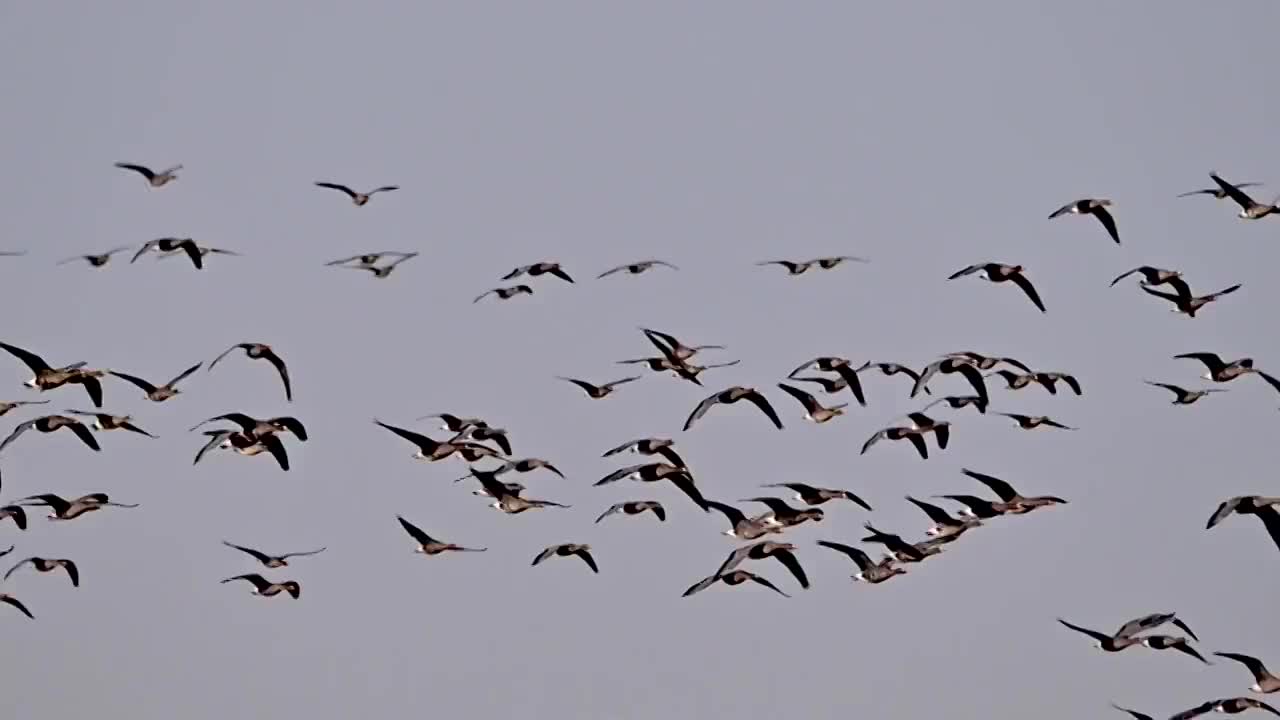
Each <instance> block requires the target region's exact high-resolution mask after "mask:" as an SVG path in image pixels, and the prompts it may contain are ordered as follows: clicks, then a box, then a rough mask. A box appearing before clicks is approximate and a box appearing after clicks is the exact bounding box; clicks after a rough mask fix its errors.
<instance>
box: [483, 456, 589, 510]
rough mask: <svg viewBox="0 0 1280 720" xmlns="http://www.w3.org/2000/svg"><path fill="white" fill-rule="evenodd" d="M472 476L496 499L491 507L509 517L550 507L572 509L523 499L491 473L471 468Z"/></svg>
mask: <svg viewBox="0 0 1280 720" xmlns="http://www.w3.org/2000/svg"><path fill="white" fill-rule="evenodd" d="M471 474H472V476H474V477H475V478H476V480H479V481H480V487H482V488H483V489H484V490H485V494H486V495H488V496H489V497H492V498H494V501H493V502H492V503H490V504H489V507H492V508H495V509H497V510H501V511H502V512H504V513H506V514H508V515H516V514H519V513H522V512H524V511H526V510H538V509H541V508H548V507H556V508H568V507H570V506H568V505H561V504H560V503H556V502H551V501H550V500H532V499H529V498H524V497H521V496H520V493H519V492H513V491H512V489H511V488H510V487H509V486H508V485H504V484H503V483H502V482H500V481H498V479H497V476H496V475H494V474H493V473H491V472H484V471H482V470H477V469H475V468H474V467H473V468H471Z"/></svg>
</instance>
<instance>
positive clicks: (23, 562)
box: [4, 553, 35, 580]
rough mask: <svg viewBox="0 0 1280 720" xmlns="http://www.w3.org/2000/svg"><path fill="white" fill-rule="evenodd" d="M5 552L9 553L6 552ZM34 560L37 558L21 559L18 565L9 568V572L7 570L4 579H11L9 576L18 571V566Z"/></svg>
mask: <svg viewBox="0 0 1280 720" xmlns="http://www.w3.org/2000/svg"><path fill="white" fill-rule="evenodd" d="M5 554H6V555H7V554H8V553H5ZM33 560H35V558H27V559H25V560H20V561H18V564H16V565H14V566H13V567H11V568H9V571H8V572H6V573H5V574H4V579H5V580H8V579H9V576H10V575H12V574H14V573H15V572H17V570H18V568H20V567H22V566H23V565H26V564H27V563H29V562H31V561H33Z"/></svg>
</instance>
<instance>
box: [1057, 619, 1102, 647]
mask: <svg viewBox="0 0 1280 720" xmlns="http://www.w3.org/2000/svg"><path fill="white" fill-rule="evenodd" d="M1058 622H1060V623H1062V624H1063V625H1065V626H1067V627H1069V628H1071V629H1072V630H1075V631H1076V632H1078V633H1083V634H1085V635H1088V636H1089V637H1091V638H1093V639H1094V640H1097V641H1098V642H1106V641H1107V640H1110V639H1111V638H1110V637H1109V636H1107V635H1105V634H1103V633H1100V632H1098V631H1096V630H1090V629H1089V628H1083V627H1080V626H1079V625H1072V624H1071V623H1069V622H1067V621H1066V620H1063V619H1062V618H1058Z"/></svg>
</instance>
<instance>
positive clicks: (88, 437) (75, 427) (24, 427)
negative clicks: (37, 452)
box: [0, 415, 102, 452]
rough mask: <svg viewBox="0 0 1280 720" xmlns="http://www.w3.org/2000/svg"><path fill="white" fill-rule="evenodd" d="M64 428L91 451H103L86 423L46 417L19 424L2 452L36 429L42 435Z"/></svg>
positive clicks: (60, 417)
mask: <svg viewBox="0 0 1280 720" xmlns="http://www.w3.org/2000/svg"><path fill="white" fill-rule="evenodd" d="M62 428H69V429H70V430H71V432H73V433H75V435H76V437H78V438H80V441H81V442H83V443H84V444H85V445H88V446H89V449H90V450H93V451H95V452H96V451H100V450H102V448H101V447H99V446H98V441H97V439H95V438H94V437H93V432H92V431H91V430H89V428H87V427H85V425H84V423H82V422H80V421H79V420H76V419H75V418H70V417H67V416H66V415H44V416H41V417H38V418H33V419H31V420H28V421H26V422H23V423H18V426H17V427H15V428H14V429H13V432H11V433H9V437H7V438H5V439H4V442H0V451H3V450H4V449H5V448H6V447H8V446H9V445H10V443H12V442H13V441H14V440H17V439H18V437H19V436H21V435H22V434H23V433H25V432H26V431H28V430H31V429H35V430H37V431H39V432H42V433H51V432H56V431H58V430H61V429H62Z"/></svg>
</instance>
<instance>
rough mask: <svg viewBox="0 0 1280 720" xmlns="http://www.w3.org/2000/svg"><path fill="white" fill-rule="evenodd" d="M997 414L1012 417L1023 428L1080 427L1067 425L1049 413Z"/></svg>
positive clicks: (1062, 428)
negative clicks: (1048, 414)
mask: <svg viewBox="0 0 1280 720" xmlns="http://www.w3.org/2000/svg"><path fill="white" fill-rule="evenodd" d="M996 414H997V415H1003V416H1005V417H1007V418H1012V419H1013V421H1014V422H1016V423H1018V427H1020V428H1022V429H1023V430H1035V429H1036V428H1038V427H1042V426H1043V427H1051V428H1058V429H1060V430H1077V429H1079V428H1073V427H1069V426H1067V425H1063V424H1062V423H1060V422H1058V421H1057V420H1054V419H1053V418H1050V417H1049V416H1047V415H1021V414H1019V413H996Z"/></svg>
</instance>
